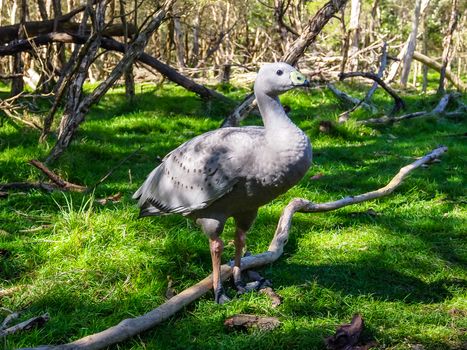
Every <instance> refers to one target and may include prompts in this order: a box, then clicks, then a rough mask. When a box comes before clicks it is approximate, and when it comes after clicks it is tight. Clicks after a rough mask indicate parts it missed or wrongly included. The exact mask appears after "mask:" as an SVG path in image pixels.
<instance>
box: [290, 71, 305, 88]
mask: <svg viewBox="0 0 467 350" xmlns="http://www.w3.org/2000/svg"><path fill="white" fill-rule="evenodd" d="M290 80H291V81H292V85H293V86H294V87H299V86H304V87H309V86H310V82H309V81H308V79H307V78H306V77H305V76H304V75H303V74H302V73H300V72H299V71H293V72H292V73H290Z"/></svg>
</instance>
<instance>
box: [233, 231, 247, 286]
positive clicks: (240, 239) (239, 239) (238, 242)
mask: <svg viewBox="0 0 467 350" xmlns="http://www.w3.org/2000/svg"><path fill="white" fill-rule="evenodd" d="M245 240H246V231H244V230H242V229H241V228H238V227H237V230H236V232H235V261H234V263H235V265H234V267H233V271H232V273H233V278H234V283H235V286H236V287H237V290H238V291H239V292H240V293H243V292H245V288H244V283H243V282H242V276H241V271H242V270H241V261H242V256H243V248H245Z"/></svg>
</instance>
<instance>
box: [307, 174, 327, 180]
mask: <svg viewBox="0 0 467 350" xmlns="http://www.w3.org/2000/svg"><path fill="white" fill-rule="evenodd" d="M323 176H324V174H323V173H318V174H316V175H313V176H311V177H310V180H319V179H321V178H322V177H323Z"/></svg>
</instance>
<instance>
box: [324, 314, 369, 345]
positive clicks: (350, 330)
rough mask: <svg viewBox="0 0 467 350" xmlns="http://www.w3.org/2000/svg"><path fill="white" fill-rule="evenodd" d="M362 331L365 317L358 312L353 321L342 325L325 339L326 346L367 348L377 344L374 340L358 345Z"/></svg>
mask: <svg viewBox="0 0 467 350" xmlns="http://www.w3.org/2000/svg"><path fill="white" fill-rule="evenodd" d="M362 331H363V318H362V316H360V315H358V314H356V315H354V317H353V318H352V322H350V323H349V324H343V325H341V326H340V327H339V328H338V329H337V330H336V334H334V335H333V336H331V337H327V338H326V339H325V340H324V342H325V343H326V348H327V349H329V350H367V349H370V348H372V347H374V346H376V343H375V342H373V341H371V342H369V343H367V344H361V345H357V343H358V341H359V338H360V335H361V334H362Z"/></svg>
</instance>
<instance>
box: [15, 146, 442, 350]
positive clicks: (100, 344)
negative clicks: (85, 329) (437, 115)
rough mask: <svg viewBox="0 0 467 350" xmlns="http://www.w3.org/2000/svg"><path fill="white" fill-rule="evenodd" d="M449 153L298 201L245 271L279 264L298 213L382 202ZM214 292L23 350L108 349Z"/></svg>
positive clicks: (201, 287)
mask: <svg viewBox="0 0 467 350" xmlns="http://www.w3.org/2000/svg"><path fill="white" fill-rule="evenodd" d="M446 151H447V147H444V146H441V147H439V148H437V149H435V150H433V151H432V152H430V153H428V154H427V155H425V156H424V157H422V158H420V159H418V160H416V161H415V162H413V163H411V164H409V165H407V166H405V167H403V168H402V169H400V170H399V172H398V173H397V175H396V176H395V177H394V178H393V179H392V180H391V181H390V182H389V183H388V184H387V185H386V186H384V187H382V188H380V189H379V190H376V191H372V192H367V193H364V194H361V195H358V196H350V197H345V198H343V199H340V200H337V201H334V202H327V203H322V204H314V203H312V202H310V201H308V200H306V199H303V198H295V199H293V200H292V201H290V202H289V204H288V205H287V206H286V207H285V208H284V210H283V212H282V215H281V217H280V219H279V223H278V224H277V228H276V232H275V234H274V238H273V239H272V241H271V244H270V245H269V248H268V251H266V252H264V253H261V254H257V255H251V256H246V257H244V258H242V262H241V267H242V270H248V269H252V268H255V267H260V266H264V265H267V264H270V263H272V262H274V261H276V260H277V259H278V258H279V257H280V256H281V254H282V252H283V250H284V246H285V244H286V243H287V240H288V238H289V231H290V227H291V225H292V217H293V215H294V214H295V213H296V212H302V213H317V212H325V211H330V210H335V209H339V208H342V207H345V206H347V205H351V204H357V203H361V202H364V201H367V200H371V199H375V198H379V197H383V196H386V195H388V194H390V193H392V192H393V191H394V190H395V189H396V188H397V187H398V186H399V185H400V184H401V183H402V181H403V180H404V179H405V178H406V177H407V175H408V174H409V173H410V172H411V171H413V170H414V169H416V168H418V167H420V166H421V165H422V164H426V163H430V162H432V161H433V160H434V159H436V158H438V157H440V156H441V155H442V154H443V153H445V152H446ZM231 275H232V268H231V265H228V264H225V265H222V266H221V279H222V280H223V281H225V280H226V279H227V278H229V277H230V276H231ZM211 288H212V279H211V275H209V276H208V277H206V278H205V279H203V280H202V281H200V282H198V283H197V284H195V285H194V286H192V287H190V288H188V289H185V290H184V291H183V292H181V293H180V294H177V295H175V296H174V297H172V298H171V299H169V300H168V301H167V302H165V303H164V304H162V305H161V306H159V307H157V308H155V309H154V310H152V311H150V312H148V313H146V314H144V315H142V316H139V317H134V318H129V319H126V320H123V321H121V322H120V323H119V324H117V325H115V326H113V327H110V328H108V329H106V330H104V331H102V332H99V333H96V334H92V335H88V336H86V337H84V338H81V339H78V340H76V341H74V342H71V343H68V344H64V345H58V346H52V345H44V346H39V347H37V348H27V349H23V350H71V349H73V350H78V349H79V350H97V349H102V348H105V347H107V346H109V345H112V344H116V343H118V342H121V341H123V340H125V339H128V338H130V337H132V336H134V335H136V334H139V333H141V332H144V331H146V330H148V329H150V328H153V327H154V326H156V325H158V324H160V323H161V322H163V321H164V320H166V319H168V318H169V317H171V316H172V315H173V314H175V313H176V312H178V311H180V310H181V309H183V308H184V307H185V306H186V305H188V304H190V303H191V302H193V301H195V300H196V299H198V298H200V297H201V296H203V295H204V294H206V293H207V292H208V291H209V290H210V289H211Z"/></svg>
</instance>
